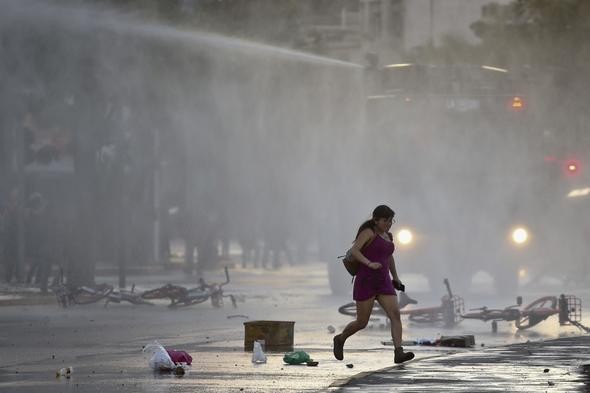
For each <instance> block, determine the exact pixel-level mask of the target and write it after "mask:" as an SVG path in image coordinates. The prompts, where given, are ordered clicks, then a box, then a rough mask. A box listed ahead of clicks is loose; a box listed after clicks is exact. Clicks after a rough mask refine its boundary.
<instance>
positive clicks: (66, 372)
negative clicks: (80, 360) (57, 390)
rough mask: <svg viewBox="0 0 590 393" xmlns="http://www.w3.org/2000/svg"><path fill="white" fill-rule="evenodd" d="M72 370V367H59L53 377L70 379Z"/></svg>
mask: <svg viewBox="0 0 590 393" xmlns="http://www.w3.org/2000/svg"><path fill="white" fill-rule="evenodd" d="M72 371H74V370H73V368H72V367H63V368H60V369H59V370H57V372H56V373H55V378H60V377H66V378H67V379H70V377H71V375H72Z"/></svg>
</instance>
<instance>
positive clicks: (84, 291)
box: [70, 284, 113, 305]
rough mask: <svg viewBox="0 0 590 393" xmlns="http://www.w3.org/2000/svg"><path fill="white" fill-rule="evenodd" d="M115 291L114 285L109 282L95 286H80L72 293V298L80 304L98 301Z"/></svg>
mask: <svg viewBox="0 0 590 393" xmlns="http://www.w3.org/2000/svg"><path fill="white" fill-rule="evenodd" d="M111 292H113V287H112V286H110V285H108V284H100V285H98V286H96V287H94V288H90V287H80V288H77V290H76V291H75V292H74V293H72V295H71V297H70V299H71V300H72V301H73V302H74V303H75V304H79V305H84V304H91V303H96V302H98V301H100V300H102V299H104V298H106V297H107V296H109V294H110V293H111Z"/></svg>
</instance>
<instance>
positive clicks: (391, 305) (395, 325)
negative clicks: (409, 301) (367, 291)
mask: <svg viewBox="0 0 590 393" xmlns="http://www.w3.org/2000/svg"><path fill="white" fill-rule="evenodd" d="M377 301H378V302H379V304H380V305H381V307H382V308H383V311H385V314H387V316H388V317H389V319H390V320H391V338H392V339H393V346H394V347H396V348H398V347H401V346H402V320H401V317H400V313H399V306H398V304H397V296H394V295H379V296H378V297H377Z"/></svg>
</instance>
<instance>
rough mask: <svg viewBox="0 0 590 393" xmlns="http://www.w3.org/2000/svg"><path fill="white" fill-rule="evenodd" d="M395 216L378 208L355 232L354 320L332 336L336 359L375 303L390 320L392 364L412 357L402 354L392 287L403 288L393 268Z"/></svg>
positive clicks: (397, 315) (365, 320)
mask: <svg viewBox="0 0 590 393" xmlns="http://www.w3.org/2000/svg"><path fill="white" fill-rule="evenodd" d="M394 215H395V212H394V211H393V210H391V209H390V208H389V207H388V206H385V205H380V206H377V207H376V208H375V210H373V217H372V218H371V219H370V220H367V221H365V222H364V223H363V224H362V225H361V226H360V228H359V230H358V232H357V235H356V239H355V241H354V245H353V246H352V255H353V256H354V258H355V259H356V260H357V261H359V265H360V266H359V270H358V273H357V275H356V277H355V279H354V290H353V299H354V300H355V301H356V320H355V321H352V322H351V323H349V324H348V325H347V326H346V327H345V328H344V330H343V331H342V333H340V334H338V335H336V336H334V357H336V359H338V360H342V359H344V342H345V341H346V339H347V338H348V337H350V336H352V335H353V334H355V333H356V332H358V331H359V330H361V329H364V328H365V327H366V326H367V323H368V322H369V318H370V316H371V311H372V310H373V305H374V303H375V300H377V301H378V302H379V304H380V305H381V307H382V308H383V310H384V311H385V313H386V314H387V316H388V317H389V319H390V320H391V337H392V338H393V345H394V346H395V356H394V362H395V363H403V362H406V361H408V360H411V359H413V358H414V354H413V353H412V352H404V350H403V348H402V322H401V318H400V313H399V305H398V303H397V296H396V293H395V289H394V285H395V287H396V288H403V287H402V283H401V281H400V279H399V277H398V275H397V271H396V269H395V261H394V259H393V251H394V249H395V246H394V244H393V236H392V235H391V233H390V232H389V230H390V228H391V225H392V224H393V217H394ZM390 274H391V277H390Z"/></svg>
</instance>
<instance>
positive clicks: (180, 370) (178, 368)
mask: <svg viewBox="0 0 590 393" xmlns="http://www.w3.org/2000/svg"><path fill="white" fill-rule="evenodd" d="M184 374H186V370H185V369H184V367H182V366H176V367H175V368H174V375H179V376H180V375H184Z"/></svg>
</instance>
